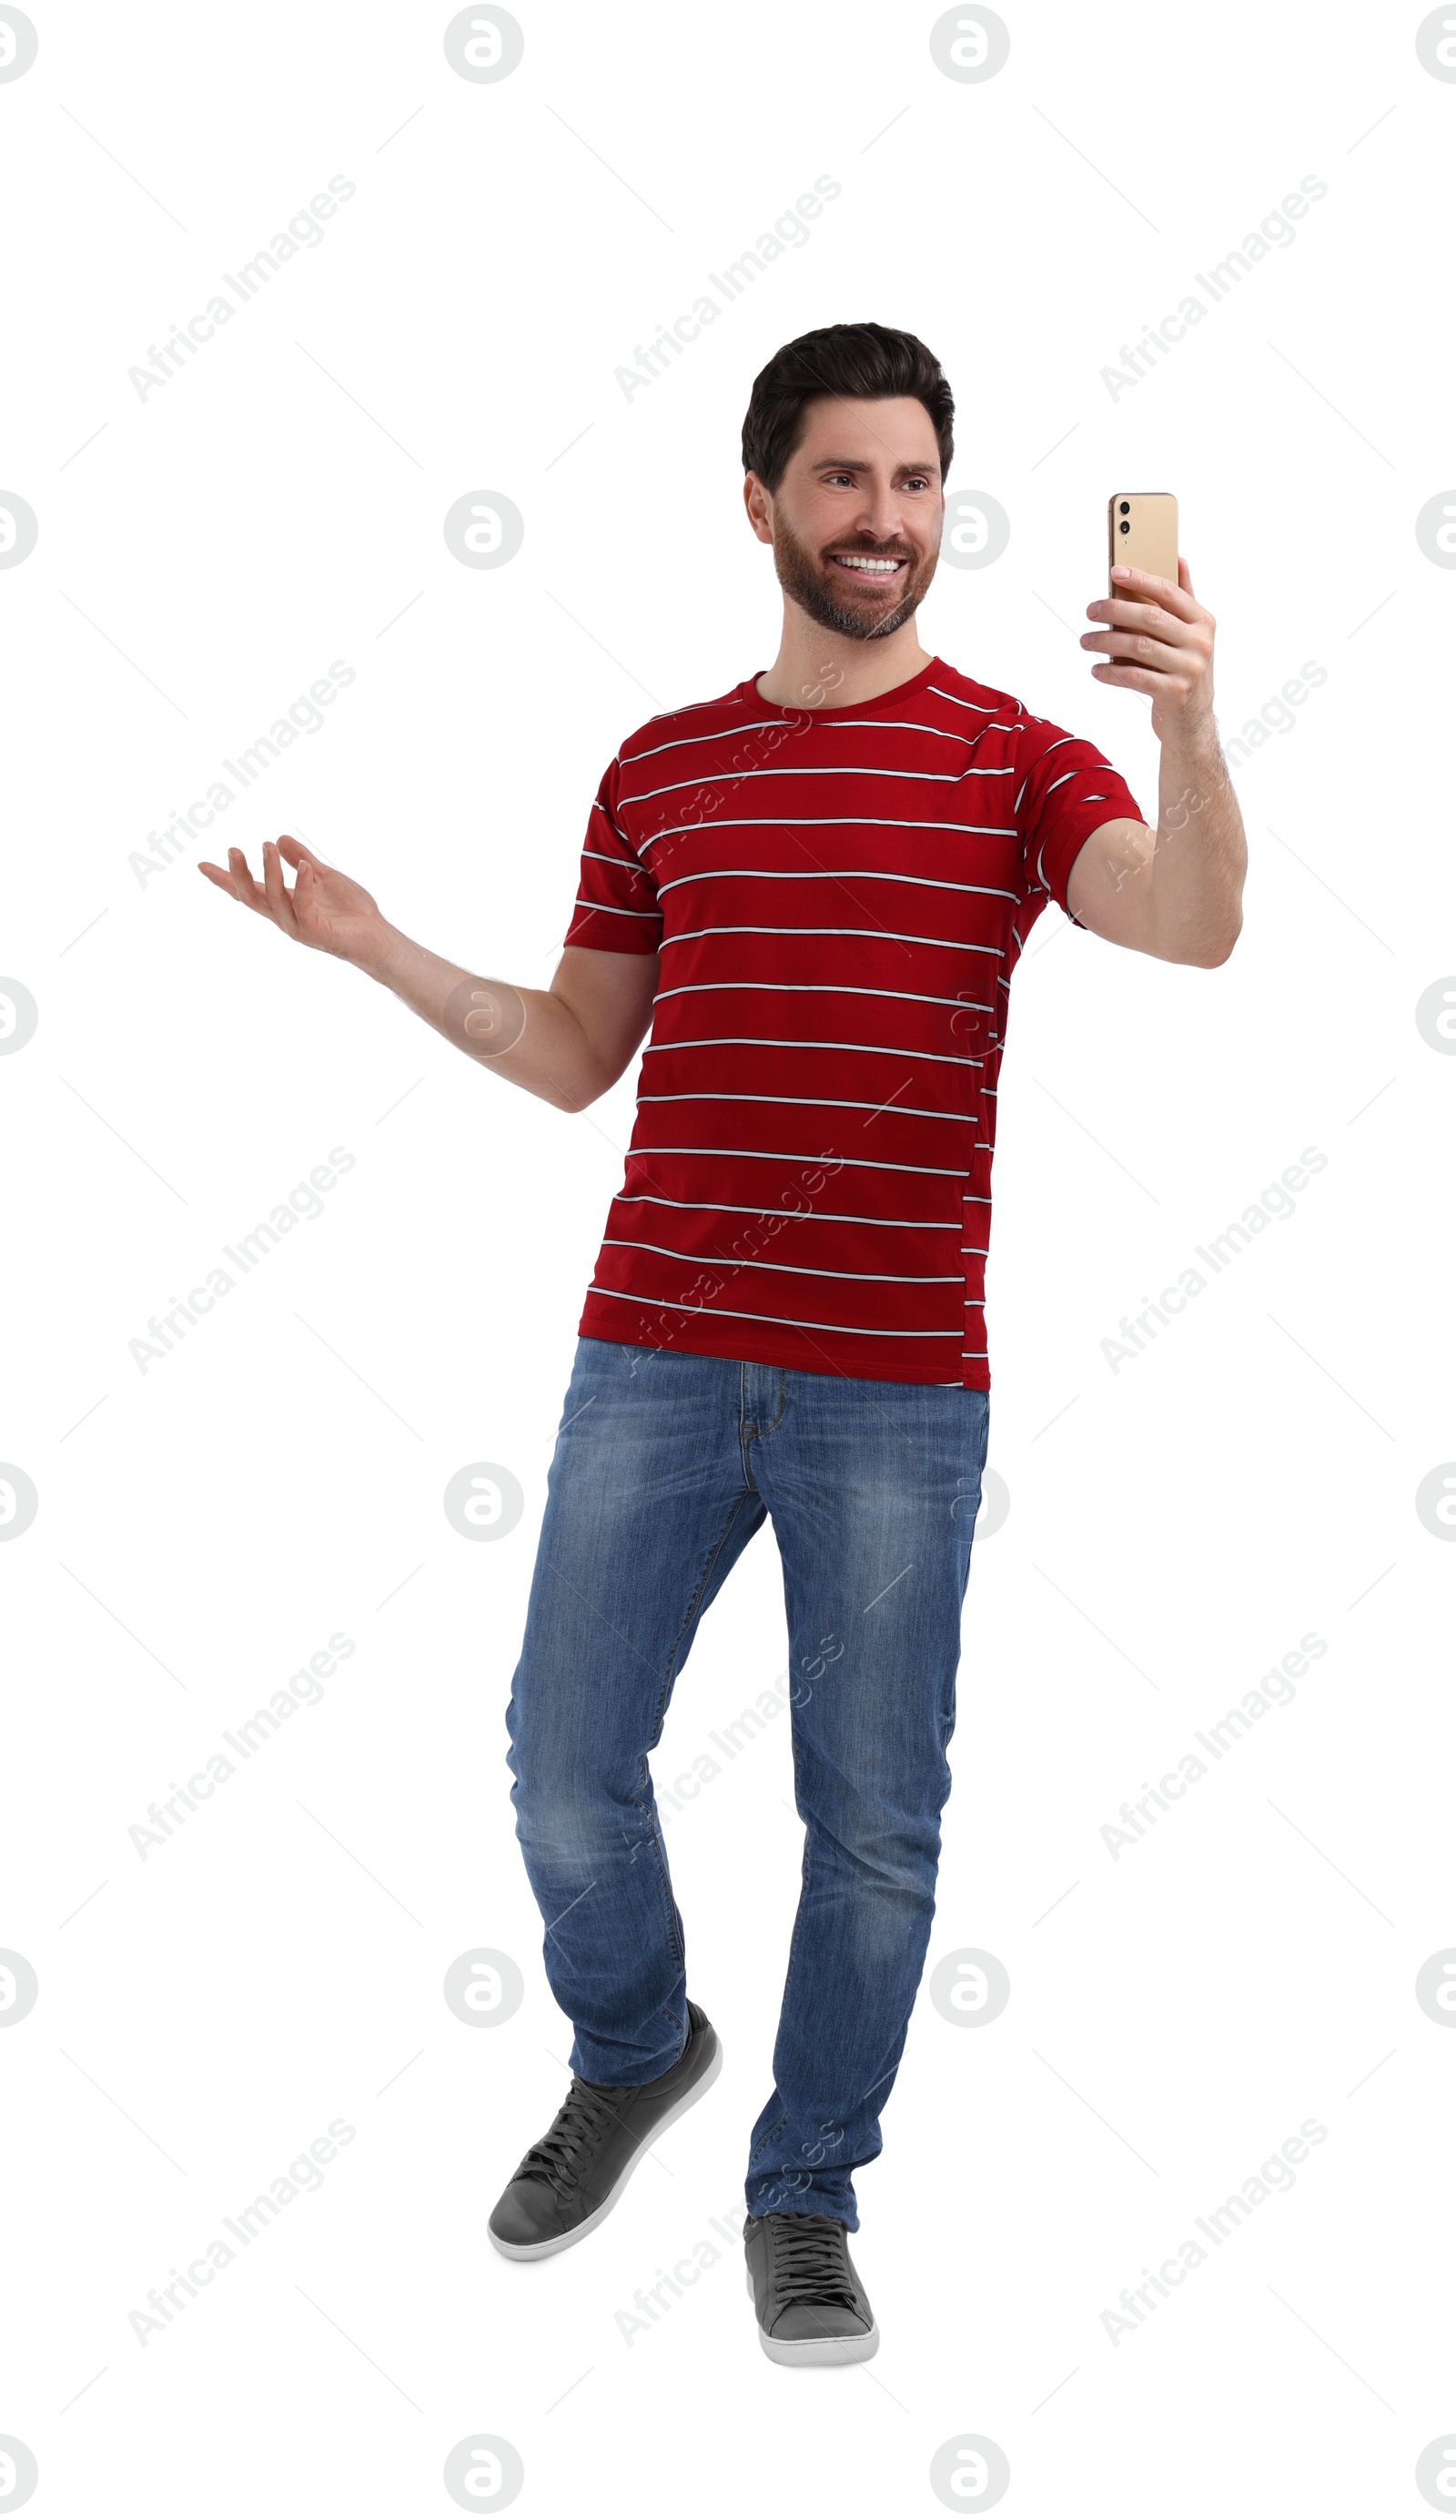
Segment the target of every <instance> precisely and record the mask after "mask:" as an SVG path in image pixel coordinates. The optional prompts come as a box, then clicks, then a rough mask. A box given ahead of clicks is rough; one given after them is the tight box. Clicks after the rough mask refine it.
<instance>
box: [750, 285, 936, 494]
mask: <svg viewBox="0 0 1456 2520" xmlns="http://www.w3.org/2000/svg"><path fill="white" fill-rule="evenodd" d="M823 394H855V395H859V396H861V397H862V398H864V399H866V400H868V401H873V402H885V401H888V400H889V399H891V398H897V397H899V396H902V395H905V396H913V398H914V400H915V401H917V402H922V403H924V405H925V407H926V410H927V411H928V412H929V413H930V416H931V419H932V421H933V424H934V429H935V442H936V444H937V446H938V447H939V450H940V473H941V478H942V479H943V478H944V476H945V474H946V473H947V472H949V470H950V459H951V455H952V452H953V451H954V440H953V438H952V435H951V423H952V421H953V420H954V418H955V402H954V399H953V397H952V394H951V390H950V387H949V385H948V384H947V383H946V381H945V378H944V377H943V375H942V374H941V371H940V362H939V360H938V359H937V358H935V357H934V356H933V353H932V352H931V351H930V350H928V349H927V348H926V345H925V343H924V341H920V340H917V339H916V337H915V335H914V334H913V333H896V332H892V331H891V330H890V329H889V328H888V327H887V325H884V324H825V325H822V326H821V327H820V329H819V331H818V332H817V333H800V335H799V337H798V338H797V340H796V341H786V342H785V344H784V347H783V348H782V349H781V350H775V352H774V354H773V357H772V358H771V359H770V360H769V363H768V365H767V367H766V368H761V369H760V370H759V372H758V374H757V376H756V377H755V378H754V379H753V390H752V392H751V394H750V396H749V408H748V412H747V414H746V415H745V418H744V425H743V460H744V471H745V472H756V473H757V475H758V478H759V480H760V481H761V482H762V483H763V485H764V487H765V488H766V489H768V490H777V488H778V486H779V483H780V482H781V481H782V479H783V477H784V472H785V470H786V467H787V466H788V462H789V458H790V456H791V455H792V454H793V453H794V450H795V448H796V446H797V444H798V443H799V440H800V438H801V437H802V435H803V416H804V413H805V411H806V410H807V408H808V406H809V404H810V403H811V402H813V401H814V400H815V399H816V398H817V397H818V396H820V395H823Z"/></svg>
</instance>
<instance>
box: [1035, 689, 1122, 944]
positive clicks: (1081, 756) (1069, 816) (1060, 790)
mask: <svg viewBox="0 0 1456 2520" xmlns="http://www.w3.org/2000/svg"><path fill="white" fill-rule="evenodd" d="M1015 812H1016V823H1017V832H1018V834H1019V836H1020V838H1021V843H1022V871H1023V872H1022V883H1023V891H1024V896H1025V897H1026V898H1027V899H1028V900H1031V899H1034V898H1035V897H1036V896H1037V895H1050V897H1051V899H1052V900H1053V901H1055V902H1056V904H1057V907H1058V908H1059V910H1064V911H1067V915H1068V917H1069V918H1070V917H1071V913H1070V911H1069V910H1067V880H1068V877H1069V875H1070V873H1071V870H1072V867H1073V865H1074V863H1075V861H1076V858H1077V855H1078V853H1079V851H1080V850H1081V848H1082V846H1083V844H1084V842H1085V841H1087V840H1088V839H1090V838H1091V836H1092V833H1093V832H1096V831H1100V830H1101V828H1102V826H1103V824H1104V823H1114V822H1118V821H1121V820H1124V819H1125V820H1126V821H1128V822H1133V823H1140V822H1141V821H1142V819H1143V816H1142V812H1141V809H1140V807H1139V805H1138V803H1137V799H1136V798H1135V796H1134V795H1133V793H1132V790H1131V788H1130V787H1128V786H1127V784H1126V782H1125V780H1123V779H1120V778H1119V777H1118V775H1117V773H1116V771H1115V770H1114V769H1113V767H1112V765H1111V763H1109V762H1107V761H1105V760H1104V759H1103V757H1102V754H1101V753H1100V752H1099V751H1098V749H1097V746H1096V744H1095V743H1089V742H1087V741H1086V739H1085V738H1084V737H1082V736H1079V735H1069V734H1067V732H1066V730H1065V729H1064V728H1062V727H1060V726H1053V725H1052V723H1051V721H1050V719H1048V718H1028V719H1026V720H1025V722H1024V727H1023V729H1022V732H1021V740H1020V742H1019V743H1018V746H1017V788H1016V806H1015Z"/></svg>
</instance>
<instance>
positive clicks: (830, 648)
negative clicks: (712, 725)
mask: <svg viewBox="0 0 1456 2520" xmlns="http://www.w3.org/2000/svg"><path fill="white" fill-rule="evenodd" d="M917 618H918V615H917V614H916V613H913V612H912V613H911V615H910V618H909V620H908V621H904V622H902V623H901V624H900V627H899V629H898V630H894V631H891V633H890V635H889V637H888V638H887V639H847V638H845V637H844V635H843V633H842V632H841V631H837V630H821V629H820V627H819V624H818V623H817V621H811V620H810V618H809V615H808V614H807V612H805V611H803V610H801V608H800V607H799V606H798V605H796V604H795V603H794V602H792V600H791V599H790V598H789V597H788V596H786V597H785V598H784V629H783V635H782V637H781V638H780V640H779V652H778V654H777V655H776V656H775V658H774V660H773V663H772V664H771V666H770V667H769V669H768V672H767V673H766V674H760V675H759V677H758V680H757V684H756V686H755V688H756V690H757V693H758V697H759V698H760V699H764V700H772V701H773V702H774V704H775V706H776V707H778V708H810V709H812V708H853V707H854V706H855V704H856V703H857V702H858V701H860V700H873V699H878V698H879V697H880V695H881V693H882V692H892V691H894V690H895V688H896V686H897V685H898V684H900V683H908V682H911V681H913V680H914V677H915V676H916V675H917V674H919V673H923V672H924V670H925V668H926V666H927V665H928V664H929V663H930V662H931V652H930V650H929V649H928V648H923V647H922V646H921V644H920V639H919V636H918V634H917V631H916V626H915V625H916V620H917Z"/></svg>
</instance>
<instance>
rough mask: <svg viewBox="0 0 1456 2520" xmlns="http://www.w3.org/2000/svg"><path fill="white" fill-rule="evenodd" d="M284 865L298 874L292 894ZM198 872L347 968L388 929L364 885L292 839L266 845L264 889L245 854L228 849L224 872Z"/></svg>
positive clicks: (215, 869) (204, 868) (210, 869)
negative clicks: (286, 863) (385, 928)
mask: <svg viewBox="0 0 1456 2520" xmlns="http://www.w3.org/2000/svg"><path fill="white" fill-rule="evenodd" d="M285 859H287V861H288V863H289V865H290V866H291V867H292V868H293V870H294V884H293V889H292V891H290V889H289V886H288V884H287V882H286V881H285V879H284V872H283V862H284V860H285ZM198 872H199V874H200V875H205V876H206V877H207V879H208V881H209V882H211V883H215V884H216V885H217V887H218V889H219V891H221V892H228V893H231V894H232V896H233V899H234V900H235V901H241V902H242V903H243V905H244V907H245V908H246V909H248V910H255V911H257V912H258V913H259V914H260V916H261V917H262V918H264V919H268V920H271V921H272V922H273V925H274V926H275V927H280V928H282V930H283V933H284V935H285V936H292V937H294V938H295V939H296V942H297V943H298V944H300V945H312V946H314V947H315V948H316V949H317V950H318V952H319V953H321V954H337V955H338V956H339V957H340V959H341V961H343V962H355V961H357V960H358V959H359V956H360V953H361V950H362V949H363V948H364V947H365V945H366V944H367V942H368V941H369V939H370V938H371V937H373V936H375V935H377V934H378V932H379V930H380V928H381V926H382V925H383V924H384V922H383V921H382V920H381V918H380V911H379V904H378V903H377V902H376V900H375V899H374V896H373V894H372V893H368V892H366V891H365V889H364V886H363V885H362V883H355V881H354V879H353V877H352V876H347V875H343V874H341V872H340V870H339V868H338V867H327V866H322V865H320V863H319V860H318V859H317V857H313V856H310V855H309V853H308V852H307V850H305V849H303V848H302V847H300V845H299V843H298V842H297V841H296V840H294V839H289V838H287V837H285V838H283V839H278V840H264V842H263V877H262V881H261V883H259V882H257V881H256V879H255V878H254V877H253V875H252V872H251V869H250V866H249V863H248V860H247V858H246V856H245V855H244V853H243V851H242V850H241V849H229V851H228V862H227V867H226V868H225V869H224V868H222V867H218V866H211V865H209V864H208V863H207V861H206V860H205V859H204V860H203V862H202V864H201V865H200V867H199V869H198Z"/></svg>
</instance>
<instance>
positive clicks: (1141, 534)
mask: <svg viewBox="0 0 1456 2520" xmlns="http://www.w3.org/2000/svg"><path fill="white" fill-rule="evenodd" d="M1114 561H1118V562H1122V563H1124V564H1125V566H1127V567H1128V568H1145V569H1148V570H1149V571H1150V572H1151V574H1152V575H1153V576H1154V577H1165V578H1168V579H1170V580H1171V582H1172V584H1173V585H1174V586H1176V585H1177V583H1178V502H1177V500H1176V499H1175V498H1174V497H1173V494H1172V492H1171V490H1115V491H1114V492H1113V495H1112V497H1111V498H1110V499H1109V501H1108V593H1109V594H1110V595H1114V594H1115V593H1116V591H1117V590H1116V588H1115V586H1114V585H1113V580H1112V567H1113V562H1114Z"/></svg>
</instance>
